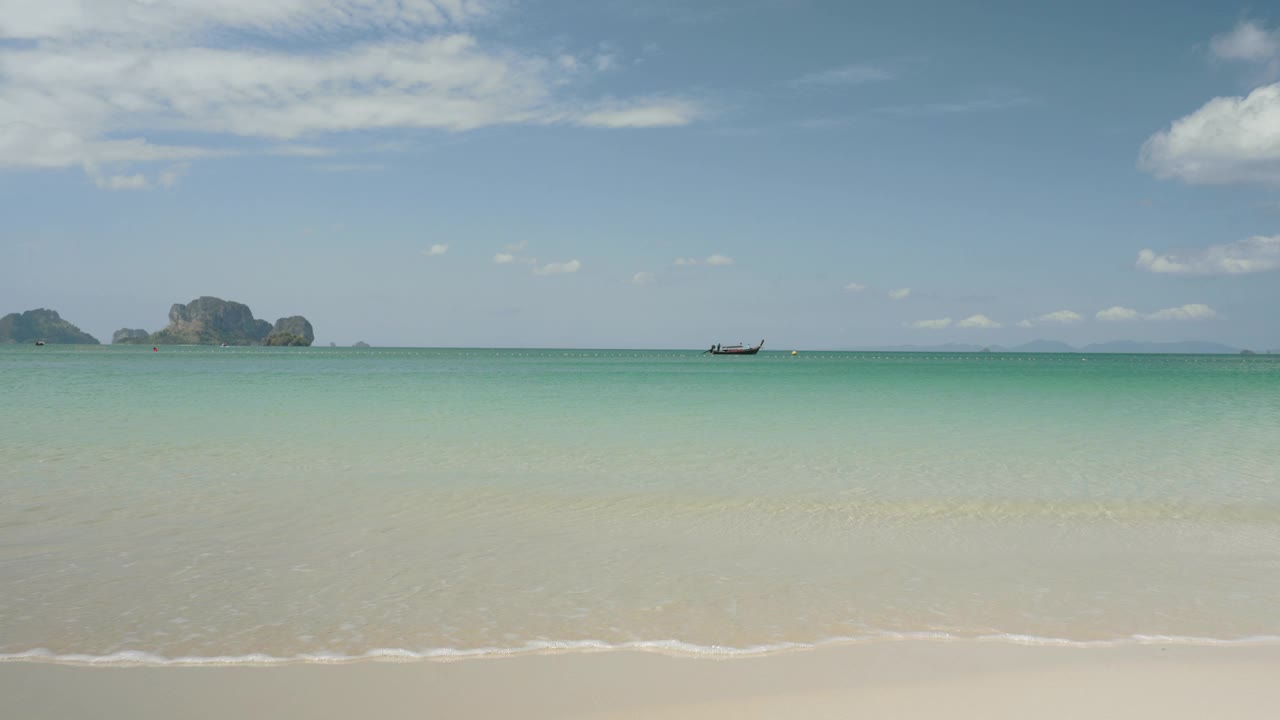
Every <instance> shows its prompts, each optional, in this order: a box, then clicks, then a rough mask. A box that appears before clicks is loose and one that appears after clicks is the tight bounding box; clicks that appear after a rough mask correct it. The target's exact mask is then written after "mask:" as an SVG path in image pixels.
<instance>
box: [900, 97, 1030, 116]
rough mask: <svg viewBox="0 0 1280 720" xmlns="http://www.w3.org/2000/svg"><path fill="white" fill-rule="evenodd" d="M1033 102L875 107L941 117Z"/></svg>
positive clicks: (1004, 100)
mask: <svg viewBox="0 0 1280 720" xmlns="http://www.w3.org/2000/svg"><path fill="white" fill-rule="evenodd" d="M1029 104H1031V99H1030V98H1025V97H1007V98H982V99H978V100H958V101H955V102H936V103H918V104H915V105H886V106H883V107H878V108H875V112H877V113H880V114H883V115H896V116H899V117H922V118H927V117H940V116H944V115H964V114H968V113H976V112H994V111H997V110H1009V109H1011V108H1016V107H1022V106H1023V105H1029Z"/></svg>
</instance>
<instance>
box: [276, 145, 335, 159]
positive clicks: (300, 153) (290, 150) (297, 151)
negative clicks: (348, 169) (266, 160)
mask: <svg viewBox="0 0 1280 720" xmlns="http://www.w3.org/2000/svg"><path fill="white" fill-rule="evenodd" d="M267 152H268V154H271V155H284V156H286V157H329V156H330V155H333V154H334V151H333V150H331V149H329V148H323V147H316V146H314V145H276V146H275V147H273V148H271V149H270V150H268V151H267Z"/></svg>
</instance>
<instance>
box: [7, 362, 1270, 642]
mask: <svg viewBox="0 0 1280 720" xmlns="http://www.w3.org/2000/svg"><path fill="white" fill-rule="evenodd" d="M0 408H2V409H0V655H8V656H14V655H18V654H23V653H30V652H31V651H33V650H37V649H39V652H38V653H37V654H40V655H52V656H72V655H78V656H88V657H103V656H112V657H116V658H121V657H123V658H128V657H134V658H157V659H158V658H188V659H194V658H250V657H257V658H259V659H262V658H268V657H270V658H290V657H296V656H323V657H348V656H360V655H364V654H367V653H370V652H377V651H386V652H390V653H401V654H406V655H414V654H449V653H465V652H472V651H476V652H479V651H485V652H489V651H495V650H519V649H523V648H538V647H574V646H595V645H607V646H616V645H626V644H632V645H636V644H639V645H657V646H665V647H670V648H673V649H677V650H687V651H709V652H727V651H732V650H742V651H754V650H759V649H764V648H770V647H779V646H789V645H791V644H810V643H816V642H822V641H825V640H830V639H833V638H859V637H868V636H878V635H883V634H886V633H936V634H945V635H951V636H960V637H985V636H1002V637H1007V636H1028V637H1031V638H1044V639H1064V640H1071V641H1111V640H1122V639H1129V638H1133V637H1135V636H1172V637H1178V638H1198V639H1201V640H1214V639H1216V640H1230V641H1237V640H1243V639H1250V638H1259V637H1274V636H1280V613H1278V612H1277V608H1280V451H1277V450H1276V448H1277V447H1280V357H1269V356H1257V357H1247V358H1246V357H1236V356H1131V355H1088V356H1084V355H1005V354H995V355H988V354H966V355H956V354H885V353H804V354H801V355H800V356H799V357H796V358H792V357H790V356H789V355H788V354H784V353H776V354H771V353H763V354H761V355H759V356H757V357H754V358H733V357H715V358H713V357H709V356H698V355H696V354H695V353H694V352H654V351H581V350H566V351H558V350H557V351H549V350H426V349H403V350H381V349H370V350H354V349H323V348H307V349H285V348H279V349H277V348H227V349H220V348H172V347H166V348H162V350H161V352H159V353H152V352H151V351H150V348H149V347H148V348H136V347H104V348H90V347H55V346H48V347H44V348H35V347H29V346H22V347H7V348H0ZM81 659H84V658H81Z"/></svg>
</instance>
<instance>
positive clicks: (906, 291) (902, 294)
mask: <svg viewBox="0 0 1280 720" xmlns="http://www.w3.org/2000/svg"><path fill="white" fill-rule="evenodd" d="M910 294H911V288H898V289H897V290H890V291H889V298H890V299H891V300H902V299H905V298H906V297H907V296H908V295H910Z"/></svg>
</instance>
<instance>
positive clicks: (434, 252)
mask: <svg viewBox="0 0 1280 720" xmlns="http://www.w3.org/2000/svg"><path fill="white" fill-rule="evenodd" d="M447 252H449V246H448V245H446V244H444V243H436V244H435V245H432V246H431V247H429V248H427V249H426V250H423V251H422V254H423V255H426V256H428V257H436V256H439V255H443V254H445V253H447Z"/></svg>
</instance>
